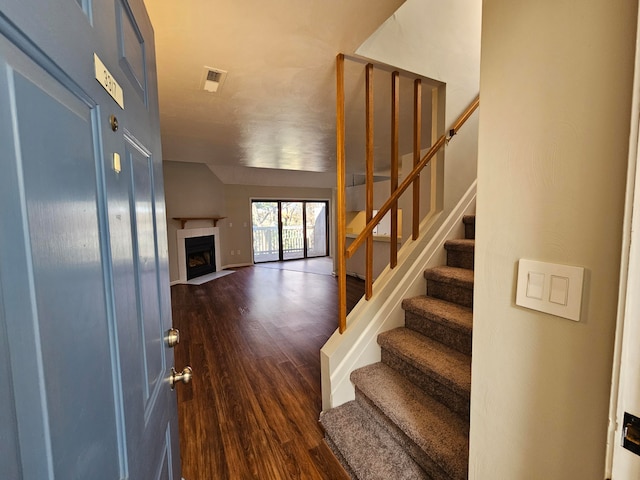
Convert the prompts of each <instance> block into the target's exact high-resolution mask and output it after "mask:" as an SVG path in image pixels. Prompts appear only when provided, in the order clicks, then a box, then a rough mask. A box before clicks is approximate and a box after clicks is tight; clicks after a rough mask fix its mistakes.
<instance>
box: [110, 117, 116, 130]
mask: <svg viewBox="0 0 640 480" xmlns="http://www.w3.org/2000/svg"><path fill="white" fill-rule="evenodd" d="M109 123H110V124H111V130H113V131H114V132H115V131H117V130H118V119H117V118H116V116H115V115H111V116H110V117H109Z"/></svg>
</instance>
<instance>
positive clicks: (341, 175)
mask: <svg viewBox="0 0 640 480" xmlns="http://www.w3.org/2000/svg"><path fill="white" fill-rule="evenodd" d="M349 59H350V60H355V61H358V62H361V63H364V62H363V61H362V59H359V58H352V57H349ZM373 67H374V66H373V64H371V63H367V64H366V67H365V68H366V125H365V130H366V132H365V133H366V155H365V159H366V181H365V203H366V206H365V208H366V210H365V221H366V226H365V227H364V229H363V230H362V231H361V232H360V234H359V235H358V236H357V238H355V240H353V242H352V243H351V245H350V246H349V248H345V247H346V230H347V228H346V158H345V133H346V132H345V85H344V80H345V55H344V54H338V55H337V57H336V82H337V84H336V159H337V180H336V186H337V192H336V211H337V215H336V217H337V218H336V220H337V222H336V223H337V228H336V231H337V242H336V243H337V245H336V246H337V254H336V257H337V258H336V273H337V276H338V330H339V332H340V333H344V331H345V330H346V328H347V312H346V308H347V307H346V269H347V265H346V261H347V258H351V256H352V255H353V254H354V253H355V251H356V250H357V249H358V248H359V247H361V246H362V244H363V243H365V242H366V249H365V250H366V252H365V298H366V299H367V300H369V299H370V298H371V297H372V295H373V288H372V285H373V229H374V228H375V227H376V225H378V224H379V223H380V221H381V220H382V218H383V217H384V216H385V215H386V214H387V213H388V212H389V211H390V210H391V212H392V213H391V242H390V244H391V247H390V259H389V260H390V261H389V264H390V267H391V268H394V267H395V266H396V264H397V257H398V251H397V242H396V241H395V240H396V238H397V236H398V221H397V212H398V200H399V199H400V196H401V195H402V194H403V193H404V192H405V191H406V190H407V188H409V186H413V215H412V217H413V218H412V220H413V225H412V237H413V239H414V240H416V239H417V238H418V235H419V218H420V214H419V203H420V173H421V171H422V170H423V169H424V167H425V166H426V165H427V164H428V163H429V162H430V161H431V159H432V158H433V157H434V156H435V155H436V153H437V152H438V151H439V150H440V149H441V148H442V147H443V146H444V145H445V144H446V143H448V141H449V140H450V139H451V138H452V137H453V136H454V135H456V133H458V130H459V129H460V128H461V127H462V125H464V123H465V122H466V121H467V120H468V119H469V117H470V116H471V115H472V114H473V112H474V111H475V110H476V109H477V108H478V105H479V104H480V99H479V97H476V99H475V100H474V101H473V102H472V103H471V104H470V105H469V107H467V109H466V110H465V111H464V112H463V113H462V115H460V117H459V118H458V119H457V120H456V122H455V123H454V125H453V126H452V128H451V129H450V130H449V136H448V137H446V136H445V135H442V136H441V137H440V138H438V140H437V141H436V142H435V143H434V144H433V145H432V146H431V148H429V150H428V151H427V153H426V154H425V155H424V156H423V157H422V159H420V132H421V130H422V117H421V108H422V107H421V104H422V103H421V102H422V89H421V88H422V85H421V80H420V79H419V78H416V79H415V81H414V124H413V130H414V131H413V135H414V138H413V149H414V153H413V170H412V171H411V173H410V174H409V175H408V176H407V177H406V178H405V179H404V180H403V181H402V183H401V184H400V186H398V160H399V158H398V155H399V152H398V150H399V149H398V123H399V118H398V117H399V114H398V108H399V101H400V100H399V88H398V87H399V76H400V73H399V69H390V68H384V67H383V68H384V69H385V70H387V71H390V73H391V76H392V92H391V97H392V105H391V112H392V117H391V126H392V138H391V152H390V153H391V179H390V184H391V193H390V196H389V198H388V199H387V201H386V202H385V203H384V204H383V205H382V207H381V208H380V209H379V210H378V213H377V214H376V215H375V216H374V215H373V173H374V166H373V156H374V155H373ZM387 67H388V66H387ZM404 73H405V74H407V72H404Z"/></svg>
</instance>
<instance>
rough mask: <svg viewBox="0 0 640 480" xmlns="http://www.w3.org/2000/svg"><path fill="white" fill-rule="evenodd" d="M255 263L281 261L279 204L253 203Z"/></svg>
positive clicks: (252, 219) (252, 220)
mask: <svg viewBox="0 0 640 480" xmlns="http://www.w3.org/2000/svg"><path fill="white" fill-rule="evenodd" d="M251 222H252V229H253V261H254V262H256V263H260V262H273V261H277V260H280V230H279V228H278V223H279V221H278V202H252V203H251Z"/></svg>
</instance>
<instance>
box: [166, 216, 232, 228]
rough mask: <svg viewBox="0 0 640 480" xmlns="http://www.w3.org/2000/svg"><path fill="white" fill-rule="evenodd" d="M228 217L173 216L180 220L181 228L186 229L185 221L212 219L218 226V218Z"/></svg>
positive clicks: (214, 224)
mask: <svg viewBox="0 0 640 480" xmlns="http://www.w3.org/2000/svg"><path fill="white" fill-rule="evenodd" d="M225 218H227V217H173V219H174V220H178V221H179V222H180V228H182V229H184V225H185V223H187V222H189V221H191V220H211V221H212V222H213V226H214V227H217V226H218V220H223V219H225Z"/></svg>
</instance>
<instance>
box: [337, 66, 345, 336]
mask: <svg viewBox="0 0 640 480" xmlns="http://www.w3.org/2000/svg"><path fill="white" fill-rule="evenodd" d="M344 136H345V122H344V55H343V54H342V53H340V54H338V56H337V58H336V156H337V165H336V168H337V179H336V187H337V193H336V203H337V205H336V209H337V212H338V213H337V215H336V216H337V217H338V218H337V223H338V225H337V230H338V232H337V235H338V239H337V242H336V243H337V252H336V254H337V259H338V261H337V263H338V265H337V267H338V268H337V269H338V330H339V331H340V333H343V332H344V331H345V330H346V328H347V277H346V275H347V259H346V257H345V246H346V240H345V239H346V234H347V225H346V222H347V220H346V215H347V202H346V180H345V169H346V165H345V151H344Z"/></svg>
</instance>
